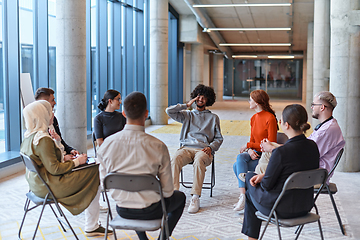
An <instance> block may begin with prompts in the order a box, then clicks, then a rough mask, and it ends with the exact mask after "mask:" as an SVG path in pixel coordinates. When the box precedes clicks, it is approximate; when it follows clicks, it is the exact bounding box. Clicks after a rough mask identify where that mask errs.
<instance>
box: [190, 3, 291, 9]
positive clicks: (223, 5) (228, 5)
mask: <svg viewBox="0 0 360 240" xmlns="http://www.w3.org/2000/svg"><path fill="white" fill-rule="evenodd" d="M290 6H291V3H232V4H194V5H193V7H194V8H207V7H290Z"/></svg>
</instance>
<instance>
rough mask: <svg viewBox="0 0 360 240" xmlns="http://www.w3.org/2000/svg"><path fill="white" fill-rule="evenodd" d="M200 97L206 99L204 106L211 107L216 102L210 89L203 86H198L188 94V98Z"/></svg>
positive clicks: (212, 90)
mask: <svg viewBox="0 0 360 240" xmlns="http://www.w3.org/2000/svg"><path fill="white" fill-rule="evenodd" d="M199 95H202V96H204V97H205V98H206V106H212V105H213V104H214V103H215V100H216V94H215V92H214V89H213V88H212V87H208V86H205V85H204V84H199V85H197V86H196V88H195V89H194V90H193V91H192V93H191V94H190V98H191V99H193V98H196V97H197V96H199Z"/></svg>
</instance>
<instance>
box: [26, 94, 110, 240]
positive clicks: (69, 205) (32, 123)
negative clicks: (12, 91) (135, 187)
mask: <svg viewBox="0 0 360 240" xmlns="http://www.w3.org/2000/svg"><path fill="white" fill-rule="evenodd" d="M23 115H24V118H25V125H26V132H25V135H24V140H23V142H22V144H21V148H20V151H21V152H22V153H24V154H26V155H28V156H30V158H31V159H33V160H34V161H35V163H36V164H37V165H38V167H39V170H40V174H41V176H42V177H43V178H44V180H45V181H46V183H47V184H48V185H49V186H50V188H51V190H52V191H53V193H54V194H55V196H56V197H57V199H58V201H59V202H60V203H61V204H62V205H63V206H64V207H65V208H66V209H67V210H69V211H70V212H71V213H72V214H73V215H77V214H80V213H81V212H83V211H84V210H85V209H86V210H85V232H86V233H87V235H89V236H93V235H99V234H101V232H104V228H103V227H101V226H100V225H99V224H98V219H99V208H100V205H99V193H100V192H99V184H100V180H99V170H98V166H97V165H96V166H93V167H89V168H85V169H82V170H79V171H72V169H73V168H74V167H76V166H78V165H80V164H83V163H85V162H86V160H87V157H86V154H84V155H80V156H79V157H77V158H75V159H70V160H68V161H65V162H62V160H63V156H62V153H61V150H60V149H59V148H58V147H57V145H56V143H55V142H54V141H53V139H52V138H51V137H50V135H49V132H48V128H49V125H51V124H52V120H53V117H54V114H53V112H52V108H51V105H50V103H49V102H47V101H45V100H39V101H35V102H33V103H30V104H29V105H27V106H26V107H25V108H24V110H23ZM26 180H27V181H28V183H29V187H30V189H31V191H32V192H34V194H35V195H37V196H39V197H45V195H46V193H47V190H46V188H45V186H44V185H43V184H42V182H41V181H40V179H39V178H38V177H37V174H36V173H33V172H30V171H26Z"/></svg>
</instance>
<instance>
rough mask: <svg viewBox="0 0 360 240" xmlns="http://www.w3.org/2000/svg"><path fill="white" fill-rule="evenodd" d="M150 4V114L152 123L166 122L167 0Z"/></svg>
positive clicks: (158, 0)
mask: <svg viewBox="0 0 360 240" xmlns="http://www.w3.org/2000/svg"><path fill="white" fill-rule="evenodd" d="M149 4H150V114H151V122H152V124H167V122H168V116H167V114H166V113H165V108H167V107H168V24H169V23H168V14H169V3H168V0H151V1H149Z"/></svg>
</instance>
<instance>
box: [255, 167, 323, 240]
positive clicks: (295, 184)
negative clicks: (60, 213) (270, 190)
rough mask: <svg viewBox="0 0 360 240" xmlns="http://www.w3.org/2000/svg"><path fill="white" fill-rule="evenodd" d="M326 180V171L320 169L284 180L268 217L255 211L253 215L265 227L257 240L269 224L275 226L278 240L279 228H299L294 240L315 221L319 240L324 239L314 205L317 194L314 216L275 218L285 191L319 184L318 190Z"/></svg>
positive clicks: (297, 173)
mask: <svg viewBox="0 0 360 240" xmlns="http://www.w3.org/2000/svg"><path fill="white" fill-rule="evenodd" d="M326 178H327V170H326V169H322V168H319V169H315V170H309V171H301V172H295V173H293V174H291V175H290V176H289V177H288V178H287V179H286V182H285V184H284V186H283V189H282V191H281V193H280V195H279V197H278V198H277V199H276V201H275V203H274V205H273V207H272V209H271V211H270V214H269V216H266V215H265V214H263V213H261V212H260V211H257V212H256V213H255V214H256V216H257V218H259V219H261V220H263V221H266V225H265V227H264V230H263V232H262V233H261V236H260V238H259V240H261V239H262V238H263V236H264V234H265V231H266V229H267V227H268V225H269V223H270V222H271V223H273V224H275V225H276V226H277V229H278V234H279V239H280V240H281V234H280V227H294V226H299V227H300V228H299V229H298V231H296V232H297V235H296V238H295V239H298V237H299V235H300V233H301V230H302V228H303V226H304V225H305V224H307V223H312V222H316V221H317V222H318V224H319V231H320V235H321V239H324V236H323V233H322V229H321V224H320V216H319V212H318V208H317V207H316V204H315V201H316V199H317V197H318V194H317V195H316V196H315V197H314V207H315V211H316V214H315V213H307V215H305V216H302V217H297V218H287V219H281V218H278V216H277V213H276V208H277V206H278V204H279V202H280V200H281V198H282V197H283V196H284V194H285V192H286V191H287V190H291V189H308V188H311V187H313V186H314V185H316V184H321V185H322V186H321V187H320V189H322V188H323V186H324V183H325V181H326Z"/></svg>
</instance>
